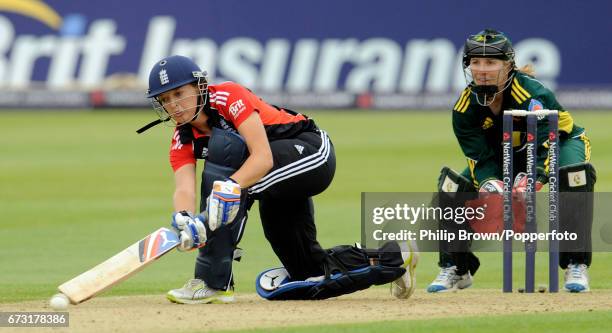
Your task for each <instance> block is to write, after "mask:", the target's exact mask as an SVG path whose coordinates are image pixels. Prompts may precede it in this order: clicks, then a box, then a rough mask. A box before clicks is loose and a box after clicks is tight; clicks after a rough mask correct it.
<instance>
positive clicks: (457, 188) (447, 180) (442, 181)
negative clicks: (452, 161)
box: [438, 166, 476, 193]
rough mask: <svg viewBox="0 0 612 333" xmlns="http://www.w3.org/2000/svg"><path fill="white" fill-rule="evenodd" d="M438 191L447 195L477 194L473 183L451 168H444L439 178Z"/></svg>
mask: <svg viewBox="0 0 612 333" xmlns="http://www.w3.org/2000/svg"><path fill="white" fill-rule="evenodd" d="M438 191H439V192H446V193H454V192H476V188H475V187H474V185H473V184H472V182H471V181H470V180H469V179H467V178H466V177H464V176H463V175H461V174H459V173H457V172H456V171H455V170H453V169H451V168H449V167H446V166H445V167H443V168H442V170H440V176H439V177H438Z"/></svg>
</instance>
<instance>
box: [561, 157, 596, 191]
mask: <svg viewBox="0 0 612 333" xmlns="http://www.w3.org/2000/svg"><path fill="white" fill-rule="evenodd" d="M596 181H597V173H596V171H595V168H594V167H593V165H592V164H591V163H588V162H584V163H576V164H571V165H566V166H563V167H560V168H559V189H560V190H561V192H592V191H593V190H594V188H595V182H596Z"/></svg>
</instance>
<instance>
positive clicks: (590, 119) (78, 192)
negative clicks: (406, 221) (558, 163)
mask: <svg viewBox="0 0 612 333" xmlns="http://www.w3.org/2000/svg"><path fill="white" fill-rule="evenodd" d="M309 114H310V115H311V116H313V117H314V118H315V119H316V120H317V123H318V124H319V126H321V127H322V128H324V129H326V130H327V131H328V132H329V133H330V134H331V136H332V140H333V142H334V144H335V147H336V154H337V158H338V169H337V172H336V178H335V180H334V183H333V184H332V186H331V187H330V189H329V190H327V191H326V192H325V193H323V194H322V195H320V196H318V197H317V198H316V199H315V202H316V216H317V226H318V230H319V239H320V241H321V243H322V244H323V245H324V246H333V245H337V244H342V243H352V242H354V241H357V240H359V237H360V193H361V192H366V191H385V192H392V191H402V192H432V191H434V190H435V184H436V179H437V177H438V172H439V170H440V167H441V166H443V165H449V166H451V167H453V168H455V169H461V168H463V167H464V163H465V162H464V159H463V157H462V154H461V152H460V150H459V148H458V145H457V144H456V141H455V138H454V137H453V134H452V131H451V127H450V117H449V114H448V113H447V112H361V111H355V112H315V113H309ZM152 117H153V113H152V112H132V111H113V112H23V111H22V112H0V133H1V134H0V136H1V139H2V145H0V156H1V159H0V170H2V172H0V184H1V185H0V212H2V218H1V222H0V244H2V250H1V251H0V263H1V265H2V275H1V277H0V302H17V301H21V300H28V299H43V298H46V297H48V296H50V295H51V294H53V293H54V290H55V288H56V287H57V286H58V285H59V284H60V283H62V282H64V281H65V280H68V279H69V278H71V277H73V276H75V275H77V274H79V273H81V272H82V271H85V270H86V269H89V268H90V267H92V266H94V265H96V264H98V263H99V262H101V261H102V260H104V259H106V258H108V257H109V256H110V255H112V254H114V253H116V252H118V251H120V250H122V249H123V248H125V247H126V246H128V245H129V244H131V243H133V242H134V241H136V240H137V239H139V238H141V237H143V236H144V235H145V234H147V233H148V232H150V231H152V230H154V229H156V228H158V227H160V226H167V225H168V224H169V220H170V213H171V211H172V200H171V196H172V191H173V186H174V185H173V177H172V172H171V169H170V166H169V164H168V158H167V154H168V147H169V139H170V135H171V132H170V131H171V130H170V129H168V128H164V127H163V126H160V127H157V128H155V129H152V130H150V131H148V132H146V133H145V134H142V135H136V133H135V132H134V131H135V129H137V128H139V127H140V126H141V125H143V124H145V123H146V122H147V121H149V120H151V118H152ZM574 117H575V118H576V120H577V122H578V123H580V124H581V125H583V126H585V127H586V128H587V129H588V134H589V136H590V137H591V140H592V144H593V163H594V164H595V166H596V167H597V168H598V183H597V188H598V190H599V191H611V190H612V170H611V169H609V168H606V166H609V165H611V164H612V131H609V129H608V126H609V124H611V123H612V113H607V112H576V113H575V114H574ZM241 247H243V248H244V249H245V251H246V253H245V257H244V259H243V261H242V262H241V263H237V264H236V265H235V278H236V283H237V290H238V291H239V292H252V291H254V277H255V275H256V274H257V273H258V272H260V271H261V270H263V269H265V268H268V267H271V266H275V265H277V264H278V261H277V259H276V258H275V256H274V254H273V253H272V251H271V249H270V248H269V246H268V245H267V243H266V241H265V239H264V237H263V233H262V230H261V226H260V223H259V217H258V213H257V211H256V209H254V211H252V212H251V214H250V220H249V223H248V227H247V229H246V233H245V236H244V238H243V241H242V243H241ZM194 256H195V253H189V254H183V253H171V254H169V255H168V256H167V257H165V258H163V259H162V260H160V261H159V262H158V263H156V264H154V265H151V266H150V267H149V268H147V269H146V270H145V271H144V272H142V273H140V274H138V275H137V276H135V277H133V278H132V279H130V280H129V281H127V282H125V283H123V284H121V285H119V286H117V287H116V288H114V289H113V290H112V291H111V292H110V293H109V294H121V295H127V294H162V293H164V292H165V291H166V290H167V289H169V288H174V287H176V286H178V285H181V284H182V283H184V281H185V280H186V279H188V278H189V277H190V276H191V274H192V272H193V258H194ZM436 257H437V255H436V254H432V253H428V254H425V255H424V257H423V260H422V261H421V264H420V267H419V271H418V279H419V281H420V284H421V285H420V287H425V283H426V282H428V281H430V280H431V279H432V278H433V276H434V275H435V274H436V260H437V258H436ZM481 259H482V262H483V265H482V268H481V269H482V270H481V271H480V272H479V274H478V279H477V287H480V288H499V287H500V282H501V273H500V269H501V260H500V257H499V254H495V253H487V254H482V256H481ZM545 260H546V257H545V256H540V258H539V266H538V267H545V262H546V261H545ZM611 260H612V256H611V255H609V254H603V253H596V254H595V257H594V265H593V268H592V270H591V276H592V287H593V288H608V289H609V288H612V281H610V279H609V277H610V276H612V268H611V267H612V266H610V265H608V264H604V263H609V262H610V261H611ZM515 262H516V263H517V264H520V263H521V260H518V259H517V260H516V261H515ZM519 269H520V268H519V267H517V270H519ZM538 274H539V275H538V277H537V278H538V280H539V281H545V280H546V272H545V270H544V269H541V270H539V272H538ZM516 283H520V280H519V279H518V274H517V280H516Z"/></svg>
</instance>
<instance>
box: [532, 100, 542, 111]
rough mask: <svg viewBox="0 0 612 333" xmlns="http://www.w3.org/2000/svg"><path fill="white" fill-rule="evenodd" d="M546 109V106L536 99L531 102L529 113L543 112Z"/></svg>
mask: <svg viewBox="0 0 612 333" xmlns="http://www.w3.org/2000/svg"><path fill="white" fill-rule="evenodd" d="M543 109H544V104H542V102H540V101H538V100H537V99H535V98H532V99H531V102H529V111H537V110H543Z"/></svg>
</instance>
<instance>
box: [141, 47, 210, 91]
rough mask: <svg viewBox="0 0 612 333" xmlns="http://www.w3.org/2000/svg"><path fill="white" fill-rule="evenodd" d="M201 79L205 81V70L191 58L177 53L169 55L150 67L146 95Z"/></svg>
mask: <svg viewBox="0 0 612 333" xmlns="http://www.w3.org/2000/svg"><path fill="white" fill-rule="evenodd" d="M202 79H204V81H206V72H204V71H202V70H201V69H200V67H199V66H198V65H197V64H196V63H195V62H193V60H191V59H189V58H187V57H183V56H179V55H174V56H170V57H167V58H164V59H162V60H160V61H159V62H157V64H155V66H153V68H152V69H151V72H150V73H149V90H147V97H148V98H153V97H155V96H158V95H159V94H162V93H165V92H166V91H169V90H172V89H175V88H178V87H180V86H183V85H185V84H189V83H192V82H196V81H199V82H201V80H202Z"/></svg>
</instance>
